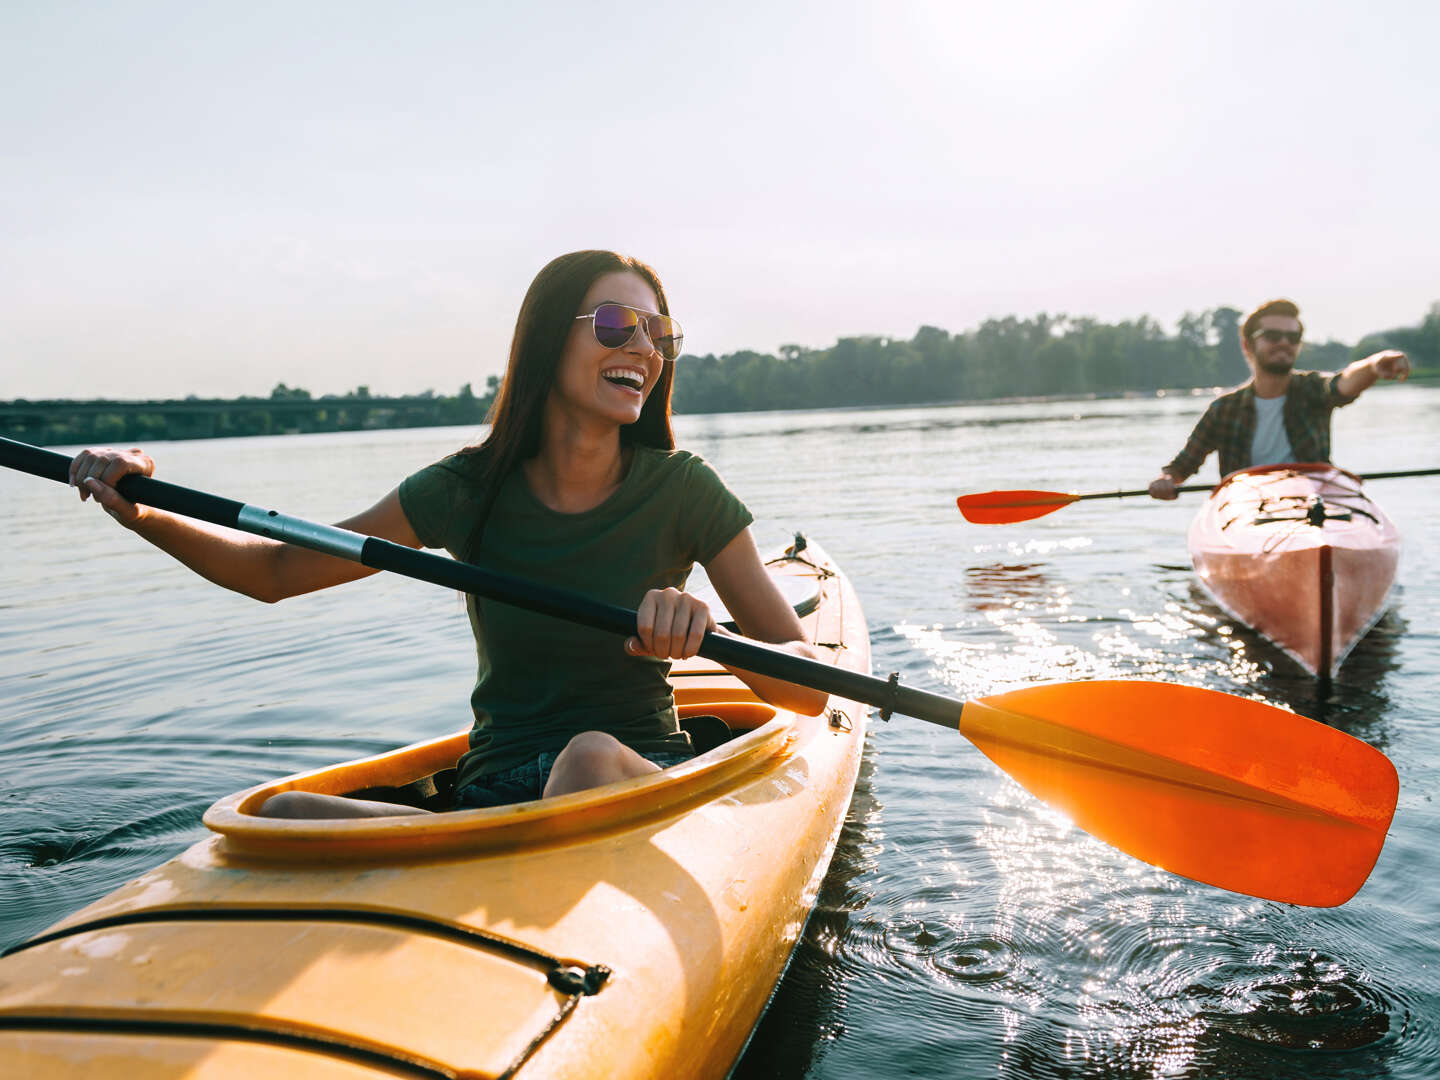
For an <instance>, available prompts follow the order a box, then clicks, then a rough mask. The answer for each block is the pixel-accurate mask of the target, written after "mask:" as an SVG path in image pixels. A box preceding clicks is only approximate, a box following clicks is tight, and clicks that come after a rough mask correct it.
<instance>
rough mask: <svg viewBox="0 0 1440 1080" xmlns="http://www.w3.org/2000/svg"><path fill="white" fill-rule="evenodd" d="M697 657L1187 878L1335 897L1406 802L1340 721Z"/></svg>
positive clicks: (736, 656) (714, 637)
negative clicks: (974, 691) (1013, 793)
mask: <svg viewBox="0 0 1440 1080" xmlns="http://www.w3.org/2000/svg"><path fill="white" fill-rule="evenodd" d="M0 465H4V466H7V467H9V468H12V469H18V470H20V471H23V472H28V473H32V474H33V475H36V476H40V477H44V478H46V479H50V480H57V481H60V482H62V483H64V482H66V481H67V479H68V471H69V467H70V458H68V457H66V456H64V455H63V454H56V453H53V452H51V451H48V450H41V449H39V448H38V447H33V446H29V445H27V444H25V443H20V442H15V441H13V440H10V439H3V438H0ZM117 488H118V490H119V491H120V493H121V494H123V495H124V496H125V497H126V498H128V499H131V500H132V501H135V502H140V503H144V504H146V505H149V506H154V507H157V508H159V509H162V510H169V511H172V512H174V513H178V514H183V515H185V516H187V517H193V518H199V519H200V520H203V521H209V522H212V523H214V524H217V525H224V526H229V527H231V528H236V529H241V530H244V531H246V532H250V533H254V534H256V535H259V536H266V537H270V538H272V539H275V540H282V541H285V542H286V543H291V544H297V545H299V546H301V547H306V548H311V549H313V550H316V551H321V552H324V553H326V554H329V555H334V556H336V557H338V558H343V559H350V560H352V561H354V562H359V563H361V564H363V565H365V566H369V567H373V568H375V569H378V570H389V571H392V572H394V573H398V574H403V575H405V576H407V577H412V578H416V579H418V580H421V581H429V582H432V583H434V584H437V585H443V586H445V587H446V588H449V589H458V590H460V591H462V592H469V593H475V594H476V595H479V596H484V597H487V598H489V599H491V600H496V601H499V602H501V603H506V604H511V605H514V606H516V607H521V608H526V609H529V610H531V611H537V612H541V613H543V614H547V615H552V616H554V617H556V618H560V619H566V620H569V621H571V622H576V623H580V624H582V625H585V626H591V627H595V628H597V629H600V630H605V631H610V632H613V633H615V634H620V635H624V636H629V635H631V634H633V633H635V612H633V611H630V610H627V609H625V608H621V607H615V606H612V605H609V604H604V603H600V602H598V601H595V600H591V599H589V598H587V597H584V596H580V595H578V594H576V593H571V592H566V591H564V590H560V589H555V588H551V587H550V586H547V585H541V584H537V583H533V582H526V581H521V580H518V579H516V578H512V577H509V576H507V575H504V574H497V573H494V572H492V571H489V570H486V569H484V568H483V567H480V566H476V565H473V564H470V563H463V562H458V561H456V560H454V559H450V558H446V557H443V556H440V555H433V554H429V553H427V552H423V551H416V550H414V549H412V548H408V547H405V546H404V545H402V544H395V543H392V542H390V541H388V540H382V539H380V538H378V537H373V536H364V535H361V534H359V533H354V532H350V531H349V530H346V529H341V528H337V527H335V526H333V525H319V524H315V523H313V522H308V521H304V520H301V519H299V518H294V517H290V516H288V515H284V514H280V513H278V512H277V511H274V510H265V509H262V508H259V507H256V506H251V505H247V504H244V503H239V502H235V501H234V500H231V499H225V498H221V497H219V496H215V495H208V494H205V493H204V492H199V491H192V490H190V489H189V488H184V487H180V486H178V485H175V484H169V483H166V482H164V481H161V480H156V479H154V478H152V477H145V476H138V475H131V476H126V477H124V478H123V479H122V480H121V481H120V482H119V484H118V485H117ZM700 654H701V655H702V656H705V657H707V658H709V659H711V660H715V661H718V662H720V663H723V664H729V665H732V666H734V667H738V668H742V669H744V670H747V671H752V672H756V673H758V674H761V675H767V676H771V677H773V678H778V679H783V680H786V681H788V682H792V683H796V684H799V685H803V686H809V687H813V688H814V689H817V690H822V691H824V692H826V693H830V694H835V695H837V696H839V697H841V698H844V699H847V700H850V701H856V702H860V703H863V704H866V705H872V706H875V707H876V708H879V709H881V710H882V712H881V716H882V717H884V718H888V716H889V714H890V713H892V712H897V713H904V714H905V715H907V716H913V717H915V718H917V719H920V720H926V721H929V722H931V723H934V724H939V725H941V726H943V727H948V728H953V729H954V730H956V731H958V732H960V733H961V734H962V735H964V736H965V737H966V738H967V739H969V740H970V741H971V742H973V743H974V744H975V745H976V746H977V747H979V748H980V750H981V751H982V752H984V753H985V755H986V756H987V757H989V758H990V760H992V761H993V762H995V763H996V764H997V765H999V766H1000V768H1002V769H1004V770H1005V771H1006V772H1007V773H1009V774H1010V775H1011V776H1013V777H1014V778H1015V779H1016V780H1017V781H1018V782H1019V783H1020V784H1022V785H1023V786H1024V787H1025V788H1027V789H1028V790H1030V791H1031V792H1033V793H1034V794H1035V795H1037V796H1038V797H1039V798H1041V799H1043V800H1044V801H1046V802H1048V803H1050V804H1052V805H1054V806H1056V807H1058V808H1059V809H1061V810H1063V811H1064V812H1065V813H1067V814H1068V815H1069V816H1070V817H1071V818H1072V819H1073V820H1074V822H1075V823H1076V824H1077V825H1079V826H1080V827H1081V828H1083V829H1085V830H1086V831H1087V832H1090V833H1091V834H1093V835H1094V836H1096V837H1098V838H1099V839H1101V840H1103V841H1105V842H1106V843H1108V844H1111V845H1113V846H1114V847H1117V848H1119V849H1120V850H1121V851H1124V852H1127V853H1129V854H1131V855H1134V856H1135V857H1136V858H1139V859H1143V860H1144V861H1145V862H1148V863H1151V864H1153V865H1155V866H1159V867H1162V868H1163V869H1165V870H1169V871H1171V872H1173V873H1176V874H1179V875H1181V876H1183V877H1188V878H1192V879H1194V880H1196V881H1201V882H1205V883H1207V884H1211V885H1217V886H1219V887H1221V888H1225V889H1230V890H1232V891H1235V892H1241V893H1246V894H1249V895H1252V896H1259V897H1263V898H1266V899H1271V900H1280V901H1284V902H1286V903H1291V904H1307V905H1312V906H1318V907H1329V906H1333V905H1336V904H1342V903H1344V902H1345V901H1346V900H1348V899H1349V898H1350V897H1351V896H1353V895H1354V894H1355V892H1356V890H1358V889H1359V888H1360V886H1361V885H1362V884H1363V883H1364V882H1365V879H1366V877H1368V876H1369V874H1370V870H1371V869H1372V867H1373V866H1374V864H1375V860H1376V859H1377V858H1378V857H1379V854H1380V848H1381V846H1382V845H1383V844H1384V842H1385V833H1386V830H1387V828H1388V827H1389V824H1390V819H1391V817H1392V815H1393V814H1394V812H1395V803H1396V799H1397V796H1398V780H1397V777H1396V773H1395V767H1394V766H1393V765H1392V764H1391V763H1390V760H1389V759H1388V758H1387V757H1385V755H1384V754H1382V753H1380V751H1378V750H1376V749H1374V748H1373V747H1371V746H1369V745H1367V744H1366V743H1363V742H1361V741H1360V740H1358V739H1355V738H1353V737H1351V736H1349V735H1346V734H1344V733H1342V732H1340V731H1336V730H1335V729H1334V728H1330V727H1326V726H1325V725H1323V724H1318V723H1316V722H1314V721H1313V720H1308V719H1306V718H1304V717H1302V716H1297V715H1296V714H1294V713H1291V712H1287V711H1285V710H1283V709H1279V708H1276V707H1274V706H1271V705H1265V704H1262V703H1260V702H1256V701H1250V700H1247V699H1245V698H1240V697H1236V696H1233V695H1230V694H1225V693H1221V692H1220V691H1217V690H1206V689H1202V688H1199V687H1194V686H1181V685H1178V684H1175V683H1162V682H1145V681H1139V680H1135V681H1131V680H1126V681H1097V682H1076V683H1055V684H1050V685H1041V686H1032V687H1026V688H1024V689H1020V690H1012V691H1010V692H1008V693H1003V694H996V695H993V696H990V697H984V698H978V699H976V700H974V701H968V702H962V701H957V700H954V699H952V698H947V697H943V696H941V695H939V694H932V693H928V692H926V691H923V690H917V689H914V688H911V687H905V686H901V685H899V682H898V679H897V678H896V677H895V676H891V678H890V680H889V681H886V680H884V679H876V678H873V677H871V676H869V675H863V674H861V673H859V672H855V671H849V670H847V669H844V668H839V667H834V666H831V665H830V664H826V663H821V662H819V661H815V660H808V659H805V658H803V657H798V656H795V655H793V654H791V653H788V652H785V651H783V650H781V649H777V648H773V647H771V646H767V645H763V644H759V643H757V642H753V641H749V640H746V639H740V638H735V637H728V636H721V635H718V634H714V633H709V634H706V635H705V638H704V641H703V643H702V644H701V646H700Z"/></svg>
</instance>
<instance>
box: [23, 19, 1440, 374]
mask: <svg viewBox="0 0 1440 1080" xmlns="http://www.w3.org/2000/svg"><path fill="white" fill-rule="evenodd" d="M1437 41H1440V5H1437V4H1435V3H1433V2H1432V0H1423V2H1399V0H1392V2H1380V3H1372V4H1367V5H1356V4H1352V3H1349V2H1332V0H1310V2H1305V3H1274V2H1264V0H1261V2H1250V3H1232V2H1227V0H1219V2H1207V3H1198V2H1197V3H1190V2H1176V3H1164V4H1161V3H1152V2H1132V0H1091V2H1089V3H1086V4H1075V3H1035V2H1031V3H1026V2H1023V0H1014V2H1010V3H1007V4H1003V5H1002V4H997V3H995V2H994V0H988V2H984V3H970V2H961V0H950V2H941V0H884V2H868V0H866V2H859V0H854V2H847V0H826V2H823V3H808V2H807V3H791V2H787V0H768V2H764V3H758V2H751V0H733V2H731V3H727V4H725V5H718V4H698V3H696V4H690V3H684V2H682V0H670V2H667V3H648V2H639V3H620V4H618V5H598V4H593V3H545V2H544V0H533V2H531V3H527V4H517V3H514V2H513V0H507V2H505V3H499V2H489V0H469V2H458V0H457V2H450V3H440V2H426V0H415V2H412V3H408V4H397V3H393V2H384V3H381V2H373V0H343V2H341V0H335V2H332V0H286V2H280V3H275V2H270V0H247V2H246V3H244V4H239V3H232V4H196V3H193V2H190V0H185V2H161V0H156V2H136V0H105V2H85V0H73V2H53V0H5V2H4V3H3V4H0V73H3V74H0V85H3V87H4V91H3V93H0V399H11V398H19V397H24V398H31V399H39V398H51V397H76V398H87V397H119V398H158V397H183V396H186V395H189V394H196V395H199V396H202V397H208V396H227V397H228V396H235V395H239V394H257V395H267V394H269V392H270V390H271V388H272V387H273V386H274V385H275V384H276V383H278V382H284V383H286V384H288V385H289V386H292V387H296V386H298V387H304V388H306V389H308V390H310V391H312V392H313V393H315V394H317V395H318V394H322V393H343V392H345V391H347V390H349V389H352V388H354V387H357V386H361V385H365V386H368V387H370V389H371V392H372V393H376V394H406V393H417V392H420V391H423V390H426V389H433V390H435V391H437V392H439V393H454V392H455V391H456V390H457V389H458V388H459V387H460V386H461V384H463V383H466V382H471V383H474V384H475V386H476V387H477V389H478V388H480V387H483V385H484V383H485V378H486V376H488V375H493V374H499V373H501V372H502V371H503V368H504V364H505V358H506V353H507V349H508V344H509V339H510V335H511V333H512V332H513V329H514V319H515V314H516V311H517V309H518V307H519V304H520V300H521V298H522V297H523V295H524V293H525V289H526V288H527V286H528V285H529V283H530V280H531V279H532V278H533V276H534V275H535V273H536V272H537V271H538V270H539V269H540V267H541V266H543V265H544V264H545V263H546V262H548V261H549V260H550V259H551V258H553V257H554V256H556V255H559V254H562V253H564V252H566V251H572V250H576V249H579V248H591V247H603V248H613V249H616V250H619V251H623V252H626V253H628V254H632V255H636V256H638V257H640V258H642V259H644V260H645V261H646V262H649V263H650V264H651V265H653V266H654V267H655V268H656V269H657V270H658V272H659V273H660V276H661V278H662V280H663V281H664V282H665V287H666V291H667V293H668V295H669V298H670V304H671V308H672V311H673V312H674V314H675V315H676V317H677V318H678V319H679V320H680V321H681V323H682V324H683V325H684V328H685V332H686V348H687V351H689V352H692V353H697V354H704V353H716V354H723V353H729V352H735V351H738V350H741V349H754V350H757V351H761V352H774V351H775V350H777V349H778V347H779V346H781V345H783V344H798V345H802V346H805V347H809V348H824V347H826V346H829V345H831V344H833V343H834V342H835V341H836V340H837V339H838V338H841V337H846V336H853V335H861V334H878V335H884V336H888V337H901V338H908V337H910V336H911V335H913V334H914V333H915V331H916V330H917V329H918V328H919V327H920V326H922V325H932V326H939V327H942V328H944V329H947V330H950V331H952V332H961V331H964V330H967V329H971V328H974V327H975V326H977V325H978V324H979V323H980V322H981V321H983V320H984V319H987V318H998V317H1004V316H1006V315H1012V314H1013V315H1020V316H1030V315H1034V314H1036V313H1038V312H1042V311H1043V312H1049V313H1051V314H1069V315H1072V316H1082V315H1084V316H1092V317H1095V318H1098V319H1102V320H1106V321H1117V320H1120V319H1130V318H1136V317H1138V316H1140V315H1149V316H1151V317H1152V318H1155V319H1158V320H1159V321H1160V322H1161V323H1162V324H1164V325H1165V326H1166V327H1167V329H1173V327H1174V324H1175V321H1176V320H1177V319H1178V318H1179V317H1180V316H1181V315H1182V314H1184V313H1185V312H1187V311H1196V312H1198V311H1201V310H1203V309H1205V308H1213V307H1217V306H1220V305H1230V306H1233V307H1237V308H1241V309H1245V308H1249V307H1252V306H1254V305H1255V304H1256V303H1258V302H1260V301H1262V300H1265V299H1269V298H1271V297H1273V296H1289V297H1291V298H1293V299H1294V300H1296V301H1297V302H1298V303H1299V304H1300V306H1301V308H1302V317H1303V318H1304V320H1305V323H1306V327H1307V334H1308V336H1310V337H1312V338H1315V339H1319V340H1327V339H1337V340H1341V341H1345V342H1347V343H1353V342H1355V341H1356V340H1358V339H1359V338H1360V337H1361V336H1363V335H1364V334H1366V333H1367V332H1370V331H1375V330H1382V329H1386V328H1389V327H1394V326H1404V325H1414V324H1417V323H1418V322H1420V320H1421V319H1422V318H1423V317H1424V315H1425V313H1426V311H1427V310H1428V308H1429V306H1430V305H1431V304H1432V303H1434V302H1435V301H1437V300H1440V242H1437V241H1440V197H1437V196H1436V194H1435V193H1436V191H1437V190H1440V64H1437V60H1440V51H1437V46H1436V42H1437ZM682 377H683V376H682Z"/></svg>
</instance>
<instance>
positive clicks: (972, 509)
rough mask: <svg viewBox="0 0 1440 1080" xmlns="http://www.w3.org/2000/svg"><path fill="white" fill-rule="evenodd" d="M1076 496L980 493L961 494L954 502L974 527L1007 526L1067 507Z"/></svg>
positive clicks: (1061, 494) (1022, 492)
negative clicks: (975, 525)
mask: <svg viewBox="0 0 1440 1080" xmlns="http://www.w3.org/2000/svg"><path fill="white" fill-rule="evenodd" d="M1078 498H1080V496H1079V495H1071V494H1066V493H1065V492H1063V491H982V492H981V493H980V494H978V495H961V496H960V497H959V498H958V499H956V500H955V505H956V506H958V507H960V513H962V514H964V515H965V520H966V521H973V522H975V524H977V525H1009V524H1010V523H1011V522H1015V521H1029V520H1030V519H1031V518H1038V517H1044V516H1045V515H1046V514H1051V513H1054V512H1055V511H1056V510H1059V509H1060V508H1061V507H1062V506H1069V505H1070V504H1071V503H1073V502H1074V501H1075V500H1076V499H1078Z"/></svg>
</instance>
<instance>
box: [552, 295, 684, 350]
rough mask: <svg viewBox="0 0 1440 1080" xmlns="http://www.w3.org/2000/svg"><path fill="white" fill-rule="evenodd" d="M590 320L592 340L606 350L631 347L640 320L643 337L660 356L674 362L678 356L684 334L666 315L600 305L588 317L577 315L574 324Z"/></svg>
mask: <svg viewBox="0 0 1440 1080" xmlns="http://www.w3.org/2000/svg"><path fill="white" fill-rule="evenodd" d="M581 319H589V320H591V322H590V325H591V327H592V328H593V329H594V331H595V340H596V341H598V342H599V343H600V344H601V345H603V346H605V348H607V349H619V348H621V347H623V346H625V345H628V344H629V343H630V339H631V338H633V337H634V336H635V330H636V328H637V327H638V326H639V325H640V320H641V319H644V320H645V335H646V336H647V337H648V338H649V339H650V344H652V345H654V346H655V348H656V349H657V350H658V351H659V353H660V355H661V356H663V357H664V358H665V359H666V360H674V359H676V358H677V357H679V355H680V346H681V345H683V344H684V343H685V333H684V331H682V330H681V329H680V324H679V323H678V322H676V321H675V320H674V319H672V318H670V316H669V315H657V314H655V313H653V312H649V311H641V310H640V309H639V308H632V307H626V306H625V305H624V304H601V305H600V306H599V307H597V308H596V309H595V310H594V311H593V312H592V313H591V314H589V315H576V316H575V321H576V322H579V321H580V320H581Z"/></svg>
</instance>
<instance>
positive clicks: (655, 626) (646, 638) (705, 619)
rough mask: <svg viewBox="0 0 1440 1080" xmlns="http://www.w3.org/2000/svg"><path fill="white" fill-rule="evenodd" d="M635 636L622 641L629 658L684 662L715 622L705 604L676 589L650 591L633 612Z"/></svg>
mask: <svg viewBox="0 0 1440 1080" xmlns="http://www.w3.org/2000/svg"><path fill="white" fill-rule="evenodd" d="M635 629H636V630H637V631H638V636H636V637H631V638H626V639H625V651H626V652H627V653H629V654H630V655H631V656H655V657H659V658H660V659H662V660H683V659H685V658H686V657H689V656H694V655H695V653H696V652H697V651H699V649H700V642H701V641H702V640H703V639H704V637H705V632H706V631H707V630H714V629H715V619H714V618H713V617H712V616H711V614H710V609H709V608H708V607H706V606H705V601H703V600H699V599H697V598H696V597H694V596H691V595H690V594H689V593H685V592H681V591H680V590H679V589H651V590H650V591H649V592H647V593H646V594H645V598H644V599H643V600H641V601H640V606H639V608H637V609H636V612H635Z"/></svg>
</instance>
